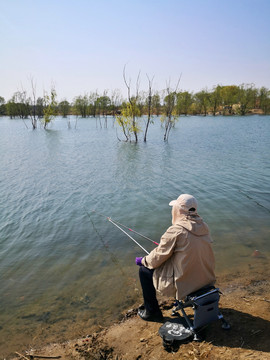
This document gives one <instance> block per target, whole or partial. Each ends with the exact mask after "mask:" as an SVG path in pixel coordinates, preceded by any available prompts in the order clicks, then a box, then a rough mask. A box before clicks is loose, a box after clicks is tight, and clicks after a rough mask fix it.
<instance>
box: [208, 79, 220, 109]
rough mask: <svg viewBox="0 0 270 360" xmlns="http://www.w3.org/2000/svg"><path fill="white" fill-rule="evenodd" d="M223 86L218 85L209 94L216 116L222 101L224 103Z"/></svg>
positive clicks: (211, 106)
mask: <svg viewBox="0 0 270 360" xmlns="http://www.w3.org/2000/svg"><path fill="white" fill-rule="evenodd" d="M220 90H221V86H220V85H217V86H216V87H215V88H214V89H213V91H212V92H211V93H210V94H209V95H210V96H209V104H210V108H211V111H212V113H213V115H214V116H215V115H216V113H217V111H218V109H219V107H220V105H221V103H222V99H221V91H220Z"/></svg>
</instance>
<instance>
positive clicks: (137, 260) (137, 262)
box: [135, 257, 142, 266]
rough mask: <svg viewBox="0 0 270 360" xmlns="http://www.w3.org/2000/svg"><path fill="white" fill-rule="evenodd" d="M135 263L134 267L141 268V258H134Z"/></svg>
mask: <svg viewBox="0 0 270 360" xmlns="http://www.w3.org/2000/svg"><path fill="white" fill-rule="evenodd" d="M135 263H136V265H139V266H141V265H142V257H136V259H135Z"/></svg>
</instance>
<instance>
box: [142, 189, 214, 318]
mask: <svg viewBox="0 0 270 360" xmlns="http://www.w3.org/2000/svg"><path fill="white" fill-rule="evenodd" d="M169 205H170V206H172V226H170V227H169V228H168V229H167V231H166V232H165V233H164V235H163V236H162V237H161V239H160V243H159V245H158V246H157V247H156V248H155V249H154V250H152V251H151V252H150V253H149V254H148V255H147V256H145V257H136V260H135V261H136V264H137V265H140V269H139V278H140V283H141V287H142V293H143V299H144V305H143V306H141V307H140V308H139V310H138V315H139V316H140V317H141V318H142V319H143V320H146V321H161V320H162V319H163V315H162V312H161V310H160V308H159V304H158V301H157V297H156V292H158V293H159V294H161V295H164V296H167V297H174V298H176V299H177V300H181V299H184V297H185V296H187V295H188V294H190V293H192V292H194V291H196V290H198V289H200V288H202V287H204V286H208V285H209V286H210V285H213V284H214V283H215V280H216V278H215V273H214V269H215V258H214V254H213V250H212V245H211V243H212V239H211V236H210V232H209V228H208V225H207V224H206V223H205V222H204V221H203V219H202V218H201V217H200V216H199V215H198V212H197V209H198V202H197V200H196V199H195V197H194V196H192V195H189V194H181V195H180V196H179V197H178V198H177V200H173V201H171V202H170V203H169Z"/></svg>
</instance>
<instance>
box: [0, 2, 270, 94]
mask: <svg viewBox="0 0 270 360" xmlns="http://www.w3.org/2000/svg"><path fill="white" fill-rule="evenodd" d="M269 19H270V0H163V1H161V0H98V1H97V0H96V1H92V0H0V39H1V40H0V96H2V97H4V98H5V100H6V101H8V100H9V99H10V98H11V97H12V95H13V94H14V92H16V91H22V90H26V91H27V92H28V93H29V94H30V92H31V79H32V80H33V83H34V84H35V87H36V93H37V95H38V96H43V93H44V91H49V90H50V89H51V87H52V86H54V87H55V89H56V92H57V99H58V100H59V101H61V100H64V99H67V100H68V101H72V100H73V99H74V98H75V97H76V96H79V95H85V94H89V93H90V92H92V91H98V93H99V94H103V93H104V91H106V90H107V91H108V94H109V95H110V93H111V92H112V91H113V90H115V89H119V90H120V91H121V93H122V95H123V96H124V97H126V95H127V88H126V86H125V83H124V80H123V69H124V67H125V69H126V79H127V81H128V82H130V86H131V92H134V91H135V89H136V80H137V77H138V74H140V83H139V86H140V90H142V91H146V90H147V86H148V85H147V81H148V80H147V76H148V77H149V78H150V79H152V78H153V88H154V90H157V91H160V90H162V89H164V88H166V87H167V85H170V86H171V87H172V88H174V87H175V86H176V84H177V81H178V79H179V78H181V79H180V84H179V90H183V91H186V90H187V91H190V92H196V91H200V90H202V89H205V88H207V89H209V90H211V89H212V88H213V87H214V86H216V85H218V84H219V85H240V84H243V83H244V84H251V83H253V84H254V85H255V87H257V88H259V87H262V86H265V87H267V88H270V41H269V39H270V21H269Z"/></svg>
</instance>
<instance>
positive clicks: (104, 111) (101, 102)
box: [96, 92, 111, 117]
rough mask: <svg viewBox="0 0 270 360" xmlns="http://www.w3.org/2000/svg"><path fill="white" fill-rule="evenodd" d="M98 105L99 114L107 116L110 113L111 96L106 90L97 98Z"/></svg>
mask: <svg viewBox="0 0 270 360" xmlns="http://www.w3.org/2000/svg"><path fill="white" fill-rule="evenodd" d="M96 105H97V108H98V114H99V115H102V116H105V117H106V116H107V115H108V110H109V107H110V105H111V99H110V98H109V96H107V95H106V92H105V93H104V95H103V96H100V97H98V98H97V100H96Z"/></svg>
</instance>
